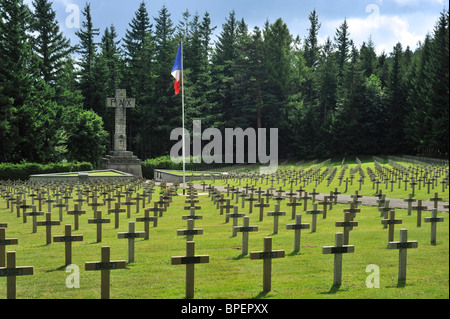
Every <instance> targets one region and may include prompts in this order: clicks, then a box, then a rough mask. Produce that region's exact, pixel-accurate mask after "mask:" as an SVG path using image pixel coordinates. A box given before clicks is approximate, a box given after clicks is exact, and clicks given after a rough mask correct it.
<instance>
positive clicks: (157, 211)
mask: <svg viewBox="0 0 450 319" xmlns="http://www.w3.org/2000/svg"><path fill="white" fill-rule="evenodd" d="M158 206H159V205H158V203H157V202H154V203H153V208H146V209H145V211H149V212H153V213H154V216H159V217H162V213H163V210H164V209H163V208H159V207H158Z"/></svg>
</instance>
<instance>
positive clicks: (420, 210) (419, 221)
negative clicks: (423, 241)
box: [412, 199, 427, 227]
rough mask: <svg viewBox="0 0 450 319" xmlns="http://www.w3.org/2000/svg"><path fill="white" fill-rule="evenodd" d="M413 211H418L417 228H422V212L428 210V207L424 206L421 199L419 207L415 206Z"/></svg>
mask: <svg viewBox="0 0 450 319" xmlns="http://www.w3.org/2000/svg"><path fill="white" fill-rule="evenodd" d="M412 209H413V210H416V211H417V227H421V226H422V212H423V211H424V210H426V209H427V206H422V200H421V199H419V200H418V201H417V206H414V207H413V208H412Z"/></svg>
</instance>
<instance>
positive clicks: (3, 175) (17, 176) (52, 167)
mask: <svg viewBox="0 0 450 319" xmlns="http://www.w3.org/2000/svg"><path fill="white" fill-rule="evenodd" d="M93 168H94V167H93V165H92V164H91V163H87V162H83V163H50V164H45V165H44V164H36V163H22V164H11V163H0V180H28V179H29V178H30V175H37V174H52V173H65V172H78V171H92V170H93Z"/></svg>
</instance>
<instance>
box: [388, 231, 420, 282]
mask: <svg viewBox="0 0 450 319" xmlns="http://www.w3.org/2000/svg"><path fill="white" fill-rule="evenodd" d="M417 247H419V244H418V243H417V241H408V230H407V229H400V241H395V242H390V243H389V245H388V249H398V250H399V253H398V283H399V284H400V285H401V284H404V283H405V282H406V259H407V251H408V249H409V248H417Z"/></svg>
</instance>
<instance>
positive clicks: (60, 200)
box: [53, 199, 69, 222]
mask: <svg viewBox="0 0 450 319" xmlns="http://www.w3.org/2000/svg"><path fill="white" fill-rule="evenodd" d="M68 206H69V205H67V204H65V203H63V200H62V199H58V200H57V204H53V207H55V208H58V209H59V221H60V222H62V221H63V208H66V210H67V207H68Z"/></svg>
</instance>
